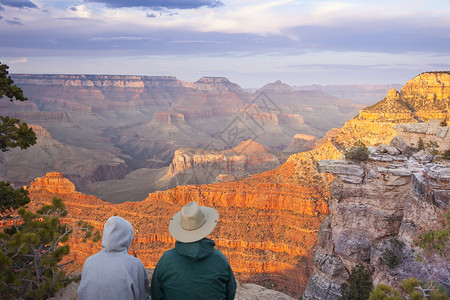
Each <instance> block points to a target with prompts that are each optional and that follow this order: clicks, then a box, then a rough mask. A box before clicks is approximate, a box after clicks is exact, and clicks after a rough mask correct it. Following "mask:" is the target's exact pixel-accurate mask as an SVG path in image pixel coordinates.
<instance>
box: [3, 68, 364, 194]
mask: <svg viewBox="0 0 450 300" xmlns="http://www.w3.org/2000/svg"><path fill="white" fill-rule="evenodd" d="M12 78H13V79H14V81H15V84H16V85H18V86H19V87H21V88H22V89H23V91H24V94H25V95H26V96H27V97H28V98H29V100H28V101H26V102H19V101H14V102H9V101H1V103H0V109H1V113H2V114H6V115H9V116H11V117H17V118H19V119H21V120H22V121H25V122H27V123H28V124H32V125H33V126H40V128H42V130H41V129H39V130H37V132H38V144H37V145H35V146H34V147H32V148H29V149H26V150H24V151H19V150H17V149H13V150H11V151H8V152H7V153H1V154H0V179H1V180H7V181H10V182H11V183H12V184H13V185H14V186H16V187H20V186H22V185H26V184H29V182H30V181H31V180H33V179H34V178H37V177H41V176H44V175H45V173H47V172H52V171H59V172H62V173H63V174H64V176H65V177H67V178H68V179H70V180H71V181H72V182H73V183H74V184H75V186H76V188H77V190H78V191H81V192H85V193H89V194H93V195H96V196H98V197H100V198H102V199H104V200H107V201H109V202H112V203H119V202H123V201H125V199H123V198H121V197H119V196H115V195H120V196H123V193H122V191H124V190H129V191H130V193H129V194H128V195H127V199H126V200H128V201H141V200H143V199H145V197H146V196H147V195H148V193H150V192H154V191H158V190H166V189H168V188H171V187H173V186H174V185H183V184H189V183H198V184H200V183H202V184H203V183H213V182H215V181H216V177H217V176H214V177H212V176H208V177H207V178H197V179H198V180H197V181H194V182H192V180H191V179H189V178H191V177H190V176H186V175H183V174H179V173H177V174H175V173H172V175H173V176H172V177H171V176H166V175H167V174H169V173H170V172H171V171H170V169H171V165H175V164H177V165H178V166H179V163H177V159H179V158H180V156H177V157H176V155H175V154H176V153H177V154H179V153H181V152H183V157H185V158H186V161H191V162H193V164H195V165H196V166H199V165H200V164H203V165H204V164H205V163H204V162H201V163H200V162H198V163H196V162H194V160H195V159H194V157H190V158H188V156H189V155H191V154H193V153H195V152H197V153H198V152H205V153H206V152H207V153H209V154H208V155H209V156H210V157H211V156H214V155H216V156H217V157H216V158H215V161H217V160H218V159H219V157H224V156H223V155H224V152H223V151H231V150H232V149H233V148H235V147H236V146H238V145H239V143H241V142H243V141H246V140H249V139H250V140H252V141H254V142H256V143H258V144H261V145H262V146H263V147H264V148H265V149H266V150H267V152H268V153H270V155H274V156H276V157H277V158H278V161H279V163H276V162H275V161H274V163H263V164H260V165H258V164H253V165H252V166H251V167H250V169H248V170H247V169H246V166H247V164H246V163H244V165H243V168H242V165H241V166H240V167H239V172H237V173H236V170H235V169H234V167H229V168H228V169H227V168H225V169H223V170H221V171H220V172H218V175H221V176H220V178H222V179H223V180H229V179H232V178H235V177H236V176H238V177H239V176H247V175H246V174H248V175H251V174H254V173H259V172H263V171H267V170H270V169H273V168H275V167H276V166H278V165H279V164H280V163H283V162H284V161H286V159H287V158H288V156H289V154H292V153H294V152H297V151H298V150H299V148H298V147H297V146H296V147H292V143H293V140H296V139H295V136H296V135H297V134H303V135H305V136H312V137H314V139H316V140H318V139H320V138H322V137H323V136H324V135H325V134H326V132H327V131H328V130H330V129H332V128H334V127H340V126H342V125H343V124H344V122H345V121H346V120H348V119H349V118H351V117H353V116H354V115H355V114H356V113H357V112H358V110H359V109H360V108H362V107H363V105H361V104H357V103H354V102H342V101H340V100H339V99H338V98H337V97H334V96H331V95H328V94H326V93H324V92H321V91H298V90H294V89H292V88H291V87H290V86H288V85H287V84H284V83H282V82H280V81H277V82H275V83H271V84H267V85H266V86H264V87H262V88H260V89H258V90H257V91H256V92H254V93H249V92H246V91H245V90H243V89H242V88H241V87H240V86H239V85H237V84H236V83H232V82H230V81H229V80H228V79H227V78H224V77H203V78H200V79H199V80H198V81H196V82H184V81H181V80H179V79H177V78H176V77H172V76H131V75H130V76H128V75H51V74H13V75H12ZM323 116H327V118H326V122H324V121H321V122H318V121H317V120H319V119H322V118H323ZM36 128H37V127H36ZM294 144H295V142H294ZM290 145H291V146H290ZM311 147H314V145H313V144H311V143H306V144H303V146H302V147H301V149H303V150H310V149H312V148H311ZM183 149H197V150H194V151H193V152H192V151H191V152H189V151H188V150H183ZM177 151H178V152H177ZM180 151H181V152H180ZM214 151H217V154H213V153H214ZM293 151H294V152H293ZM238 154H239V158H236V159H238V160H239V161H242V160H247V161H251V160H254V158H249V159H246V158H244V156H248V155H252V154H250V153H248V152H246V153H238ZM225 156H227V157H228V156H230V155H229V154H227V155H225ZM195 158H199V156H196V157H195ZM15 162H17V163H15ZM219 165H220V164H219ZM222 166H225V164H222V165H220V167H222ZM26 168H28V169H27V172H25V169H26ZM189 172H191V173H192V172H193V171H192V170H191V171H188V173H189ZM197 173H198V172H197ZM142 177H145V178H147V179H148V183H147V184H145V185H142V184H141V183H142V182H137V181H136V180H135V179H136V178H142ZM162 177H164V180H161V178H162ZM169 177H171V178H169ZM197 177H198V176H197ZM220 178H219V179H220ZM222 179H220V180H222ZM111 187H112V188H115V187H117V188H116V189H115V190H111Z"/></svg>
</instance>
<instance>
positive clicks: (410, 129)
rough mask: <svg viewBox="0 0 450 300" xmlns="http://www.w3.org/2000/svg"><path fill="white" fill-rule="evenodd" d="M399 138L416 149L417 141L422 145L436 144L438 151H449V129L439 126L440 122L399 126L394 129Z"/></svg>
mask: <svg viewBox="0 0 450 300" xmlns="http://www.w3.org/2000/svg"><path fill="white" fill-rule="evenodd" d="M394 129H395V130H396V131H397V134H398V136H399V137H401V138H402V139H403V140H404V141H405V142H406V143H407V144H408V145H414V147H417V146H418V144H419V139H422V141H423V142H424V144H426V143H428V142H436V143H437V144H438V145H439V150H442V149H444V150H445V149H450V127H448V126H446V127H443V126H441V120H431V121H430V122H426V123H415V124H400V125H397V126H395V127H394Z"/></svg>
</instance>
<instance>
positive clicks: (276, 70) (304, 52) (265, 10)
mask: <svg viewBox="0 0 450 300" xmlns="http://www.w3.org/2000/svg"><path fill="white" fill-rule="evenodd" d="M449 13H450V1H448V0H432V1H417V0H414V1H401V0H395V1H387V0H379V1H364V2H361V1H356V0H342V1H297V0H277V1H266V0H262V1H255V0H189V1H186V0H171V1H159V0H153V1H128V0H17V1H11V0H0V38H1V39H2V44H1V45H0V53H1V55H0V61H1V62H2V63H6V64H8V65H9V66H10V72H11V73H28V74H114V75H115V74H117V75H144V76H158V75H162V76H165V75H170V76H175V77H177V78H178V79H180V80H183V81H187V82H192V81H196V80H198V79H199V78H200V77H202V76H220V77H227V78H228V79H229V80H230V81H232V82H235V83H238V84H239V85H240V86H241V87H243V88H256V87H261V86H263V85H264V84H266V83H270V82H275V81H276V80H281V81H282V82H284V83H287V84H289V85H291V86H299V85H310V84H321V85H332V84H404V83H406V82H407V81H408V80H410V79H412V78H413V77H415V76H416V75H418V74H420V73H422V72H426V71H443V70H450V53H449V52H448V49H450V37H449V35H448V32H450V19H449V18H448V15H449Z"/></svg>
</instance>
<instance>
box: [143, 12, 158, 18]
mask: <svg viewBox="0 0 450 300" xmlns="http://www.w3.org/2000/svg"><path fill="white" fill-rule="evenodd" d="M145 16H146V17H147V18H156V15H155V14H154V13H147V14H146V15H145Z"/></svg>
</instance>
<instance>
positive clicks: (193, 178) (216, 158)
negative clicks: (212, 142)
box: [163, 140, 280, 186]
mask: <svg viewBox="0 0 450 300" xmlns="http://www.w3.org/2000/svg"><path fill="white" fill-rule="evenodd" d="M279 165H280V161H279V159H278V158H277V156H275V155H274V154H271V153H269V152H268V151H267V150H266V149H265V148H264V147H263V146H262V145H261V144H258V143H256V142H254V141H252V140H247V141H243V142H241V143H240V144H239V145H237V146H236V147H234V148H233V149H230V150H222V151H217V150H213V149H204V150H201V149H192V148H184V149H180V150H177V151H175V156H174V158H173V160H172V163H171V164H170V166H169V170H168V171H167V175H166V177H165V178H163V180H169V181H170V182H172V184H171V183H170V182H169V185H172V186H177V185H180V184H175V185H174V184H173V182H181V181H182V180H184V181H185V184H205V183H213V182H215V181H220V177H219V178H218V176H220V175H228V176H230V177H232V178H240V177H245V176H247V177H248V176H250V175H253V174H256V173H261V172H264V171H267V170H271V169H275V168H276V167H278V166H279ZM174 177H175V178H174ZM227 181H229V178H228V179H227Z"/></svg>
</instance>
